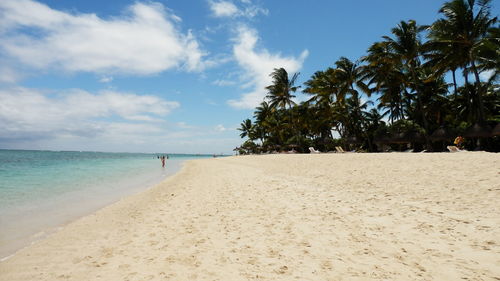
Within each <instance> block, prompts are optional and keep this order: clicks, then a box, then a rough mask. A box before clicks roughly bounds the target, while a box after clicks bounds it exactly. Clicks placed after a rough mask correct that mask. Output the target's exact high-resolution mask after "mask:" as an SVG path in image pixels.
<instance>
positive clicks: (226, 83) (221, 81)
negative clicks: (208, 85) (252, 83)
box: [212, 79, 236, 87]
mask: <svg viewBox="0 0 500 281" xmlns="http://www.w3.org/2000/svg"><path fill="white" fill-rule="evenodd" d="M212 84H213V85H216V86H221V87H224V86H233V85H236V82H235V81H231V80H224V79H217V80H215V81H214V82H212Z"/></svg>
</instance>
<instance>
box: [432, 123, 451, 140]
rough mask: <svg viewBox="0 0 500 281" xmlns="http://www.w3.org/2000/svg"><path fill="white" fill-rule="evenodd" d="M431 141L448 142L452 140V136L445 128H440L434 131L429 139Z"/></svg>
mask: <svg viewBox="0 0 500 281" xmlns="http://www.w3.org/2000/svg"><path fill="white" fill-rule="evenodd" d="M429 138H430V139H431V140H432V141H449V140H452V139H453V135H452V134H451V133H450V132H449V131H448V130H447V129H446V128H445V127H442V126H441V127H440V128H439V129H437V130H435V131H434V132H433V133H432V134H431V136H430V137H429Z"/></svg>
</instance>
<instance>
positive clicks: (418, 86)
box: [235, 0, 500, 154]
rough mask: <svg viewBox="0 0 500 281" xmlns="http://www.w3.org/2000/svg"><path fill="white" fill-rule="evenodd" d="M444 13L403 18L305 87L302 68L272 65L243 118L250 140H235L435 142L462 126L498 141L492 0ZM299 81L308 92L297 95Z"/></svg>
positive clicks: (268, 145)
mask: <svg viewBox="0 0 500 281" xmlns="http://www.w3.org/2000/svg"><path fill="white" fill-rule="evenodd" d="M439 13H440V16H441V17H440V18H439V19H438V20H436V21H435V22H434V23H433V24H431V25H427V26H426V25H419V24H417V22H415V21H414V20H409V21H401V22H400V23H399V24H398V25H397V26H396V27H394V28H392V30H391V32H390V35H388V36H383V37H382V40H381V41H379V42H375V43H373V44H372V45H371V46H369V48H368V50H367V53H366V55H365V56H363V57H361V58H360V59H359V60H357V61H351V60H350V59H348V58H346V57H341V58H340V59H339V60H337V61H336V62H335V63H334V66H333V67H329V68H327V69H325V70H320V71H317V72H316V73H314V75H312V77H311V78H310V79H309V80H308V81H306V82H305V83H304V85H303V87H302V86H298V85H296V80H297V77H298V75H299V74H298V73H295V74H293V75H289V74H288V73H287V71H286V70H285V69H284V68H277V69H274V71H273V72H272V73H271V74H270V76H271V77H272V84H271V85H269V86H268V87H266V90H267V96H266V98H265V100H264V101H263V102H262V103H261V104H260V105H259V106H258V107H257V108H256V109H255V112H254V115H253V118H252V119H246V120H244V121H243V122H242V123H241V127H240V128H239V130H240V131H241V134H240V136H241V137H242V138H247V140H246V141H245V142H244V143H243V144H242V145H241V146H240V147H237V148H236V149H235V150H236V151H238V152H239V153H241V154H246V153H262V152H271V151H288V150H292V149H293V150H297V151H299V152H305V151H307V148H308V147H310V146H313V147H316V148H317V149H319V150H321V151H330V150H333V149H334V147H335V146H343V147H344V148H345V149H349V150H351V149H356V150H363V151H370V152H375V151H381V150H385V149H389V148H391V149H405V148H406V147H409V146H411V147H412V148H414V149H415V150H423V149H426V150H430V151H439V150H442V149H443V147H444V144H445V143H449V142H450V141H452V140H453V138H454V137H455V136H458V135H465V137H466V140H467V142H466V146H467V147H468V148H469V149H473V148H475V147H478V146H480V147H481V148H482V149H487V150H494V151H498V150H499V147H500V140H499V137H493V135H495V134H498V129H499V127H498V122H499V121H500V110H499V108H500V94H499V88H500V87H499V85H498V72H499V61H500V36H499V35H500V33H499V26H498V18H497V17H493V16H492V15H491V0H452V1H449V2H445V3H444V4H443V5H442V7H441V9H440V10H439ZM446 75H449V76H448V77H450V79H449V80H451V82H450V83H448V82H447V81H446V79H445V76H446ZM481 78H483V79H481ZM299 88H303V89H302V92H303V93H304V94H306V95H307V96H308V99H307V101H304V102H301V103H299V104H296V103H295V102H294V101H293V99H294V98H295V95H294V93H296V92H297V91H298V90H299ZM372 95H373V99H375V101H376V102H372V101H371V100H370V97H372ZM495 126H497V127H496V128H495V129H493V128H494V127H495ZM495 130H496V131H495ZM488 137H489V138H488Z"/></svg>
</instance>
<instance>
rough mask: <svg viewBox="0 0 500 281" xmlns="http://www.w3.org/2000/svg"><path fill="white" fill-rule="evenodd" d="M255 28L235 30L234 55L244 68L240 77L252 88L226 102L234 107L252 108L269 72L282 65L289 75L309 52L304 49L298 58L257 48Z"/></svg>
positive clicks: (268, 81) (262, 92)
mask: <svg viewBox="0 0 500 281" xmlns="http://www.w3.org/2000/svg"><path fill="white" fill-rule="evenodd" d="M258 39H259V38H258V34H257V31H255V30H253V29H250V28H248V27H245V26H242V27H240V28H239V29H238V30H237V36H236V38H235V42H236V43H235V45H234V46H233V54H234V57H235V59H236V61H237V62H238V65H239V66H240V67H241V68H242V69H243V71H244V73H245V74H244V76H243V77H242V79H243V80H244V81H246V82H247V85H248V86H250V87H251V88H252V90H251V91H250V92H247V93H244V94H243V95H242V96H241V97H240V98H239V99H236V100H229V101H228V104H229V105H231V106H232V107H235V108H248V109H251V108H254V107H255V106H257V105H259V104H260V103H261V102H262V100H263V99H264V97H265V96H266V91H265V87H266V86H268V85H270V84H271V82H272V79H271V77H270V76H269V74H270V73H271V72H272V71H273V70H274V69H275V68H281V67H283V68H285V69H286V71H287V72H288V73H289V75H293V73H295V72H297V71H298V70H300V68H301V67H302V64H303V62H304V60H305V59H306V58H307V56H308V54H309V52H308V51H307V50H304V51H303V52H302V53H301V55H300V56H299V57H285V56H282V55H281V54H279V53H277V54H271V53H270V52H269V51H268V50H266V49H262V50H256V44H257V41H258Z"/></svg>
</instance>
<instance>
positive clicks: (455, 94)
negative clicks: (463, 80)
mask: <svg viewBox="0 0 500 281" xmlns="http://www.w3.org/2000/svg"><path fill="white" fill-rule="evenodd" d="M455 71H456V69H455V68H454V69H452V70H451V75H452V77H453V88H454V91H453V95H454V97H455V100H456V99H457V78H456V77H455Z"/></svg>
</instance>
